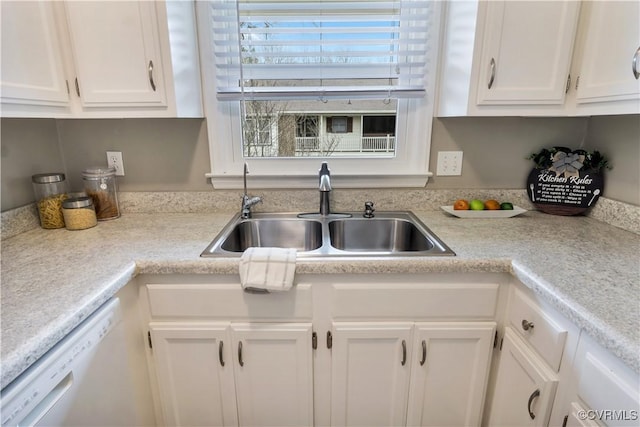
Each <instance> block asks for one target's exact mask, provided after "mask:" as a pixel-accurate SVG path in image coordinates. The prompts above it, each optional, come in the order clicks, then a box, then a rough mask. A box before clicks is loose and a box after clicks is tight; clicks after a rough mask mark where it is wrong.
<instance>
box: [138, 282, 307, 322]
mask: <svg viewBox="0 0 640 427" xmlns="http://www.w3.org/2000/svg"><path fill="white" fill-rule="evenodd" d="M146 289H147V295H148V299H149V311H150V313H151V317H152V318H154V319H158V318H178V317H179V318H187V319H194V318H207V319H211V318H219V319H225V320H236V319H249V318H250V319H252V320H278V319H286V320H287V321H292V320H308V319H311V316H312V314H313V307H312V296H311V285H309V284H299V285H296V286H294V287H293V288H292V289H291V290H289V291H287V292H279V293H271V294H249V293H246V292H244V291H243V290H242V287H241V286H240V284H239V283H233V284H148V285H146Z"/></svg>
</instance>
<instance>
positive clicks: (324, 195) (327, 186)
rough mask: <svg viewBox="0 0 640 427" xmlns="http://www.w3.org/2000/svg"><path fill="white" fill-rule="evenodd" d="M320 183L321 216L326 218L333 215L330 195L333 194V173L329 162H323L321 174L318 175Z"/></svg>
mask: <svg viewBox="0 0 640 427" xmlns="http://www.w3.org/2000/svg"><path fill="white" fill-rule="evenodd" d="M318 181H319V188H318V190H320V215H323V216H326V215H329V214H330V213H331V201H330V200H329V195H330V194H331V172H330V171H329V166H328V165H327V162H322V166H321V167H320V172H319V173H318Z"/></svg>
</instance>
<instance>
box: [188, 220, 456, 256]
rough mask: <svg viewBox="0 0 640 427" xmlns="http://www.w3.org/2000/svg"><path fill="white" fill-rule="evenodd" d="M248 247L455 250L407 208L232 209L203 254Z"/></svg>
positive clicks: (320, 252)
mask: <svg viewBox="0 0 640 427" xmlns="http://www.w3.org/2000/svg"><path fill="white" fill-rule="evenodd" d="M250 247H279V248H295V249H297V250H298V257H299V258H300V257H302V258H305V257H306V258H308V257H318V258H326V257H341V256H342V257H349V256H351V257H369V256H371V257H376V256H378V257H379V256H392V257H393V256H455V253H454V252H453V251H452V250H451V249H449V247H447V245H445V244H444V242H442V241H441V240H440V239H439V238H438V237H437V236H436V235H435V234H434V233H433V232H432V231H431V230H429V228H427V227H426V226H425V225H424V224H423V223H422V222H421V221H420V220H419V219H418V218H417V217H416V216H415V215H414V214H413V213H411V212H376V215H375V217H374V218H363V217H362V212H351V213H342V214H335V215H333V214H330V215H327V216H322V215H319V214H316V215H312V214H306V215H304V214H303V215H300V214H295V213H254V214H253V217H252V218H250V219H242V218H241V217H240V215H239V214H238V215H236V216H235V217H233V218H232V219H231V221H229V223H228V224H227V225H226V226H225V227H224V229H223V230H222V231H221V232H220V234H218V236H216V238H215V239H214V240H213V241H212V242H211V243H210V244H209V246H207V248H206V249H205V250H204V251H203V252H202V254H201V255H200V256H202V257H221V256H226V257H234V256H240V255H242V252H244V251H245V250H246V249H247V248H250Z"/></svg>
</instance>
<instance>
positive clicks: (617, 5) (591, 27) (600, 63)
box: [576, 1, 640, 114]
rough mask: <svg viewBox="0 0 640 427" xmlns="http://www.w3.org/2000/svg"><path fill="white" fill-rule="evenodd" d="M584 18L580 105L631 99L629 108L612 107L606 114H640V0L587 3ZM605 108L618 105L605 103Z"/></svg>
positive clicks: (582, 25) (578, 88)
mask: <svg viewBox="0 0 640 427" xmlns="http://www.w3.org/2000/svg"><path fill="white" fill-rule="evenodd" d="M581 19H582V21H581V27H583V31H582V37H581V39H582V40H581V41H582V43H581V49H580V50H581V52H580V53H581V60H580V61H579V64H578V65H577V67H578V68H577V70H578V73H579V78H580V81H579V84H578V87H577V93H576V102H577V104H578V107H580V106H584V105H585V104H590V103H598V102H610V101H618V102H619V101H629V102H627V103H626V104H622V105H627V107H626V108H627V110H626V111H625V110H620V109H612V110H604V111H603V113H606V112H607V111H610V112H611V114H619V113H634V114H638V113H640V80H639V77H640V24H638V22H640V21H639V20H640V2H638V1H592V2H585V5H584V6H583V16H582V18H581ZM634 58H635V62H634ZM635 73H638V75H636V74H635ZM602 108H616V105H615V104H614V105H606V104H604V105H603V106H602Z"/></svg>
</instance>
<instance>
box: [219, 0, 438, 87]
mask: <svg viewBox="0 0 640 427" xmlns="http://www.w3.org/2000/svg"><path fill="white" fill-rule="evenodd" d="M209 8H210V17H211V26H212V31H213V49H214V57H215V64H216V65H215V66H216V93H217V97H218V99H219V100H238V99H288V98H297V99H310V98H316V99H318V98H320V99H323V98H324V97H326V98H349V99H358V98H378V99H380V98H382V99H384V98H408V97H424V96H425V91H426V86H427V85H426V81H428V72H429V70H428V65H429V63H428V60H427V58H428V47H429V35H430V34H432V33H433V32H432V31H431V30H430V26H431V25H432V23H433V20H434V16H433V15H434V12H433V9H432V8H433V5H432V4H431V1H430V0H355V1H354V0H351V1H344V0H321V1H318V0H276V1H268V0H214V1H212V2H211V3H210V5H209Z"/></svg>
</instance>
